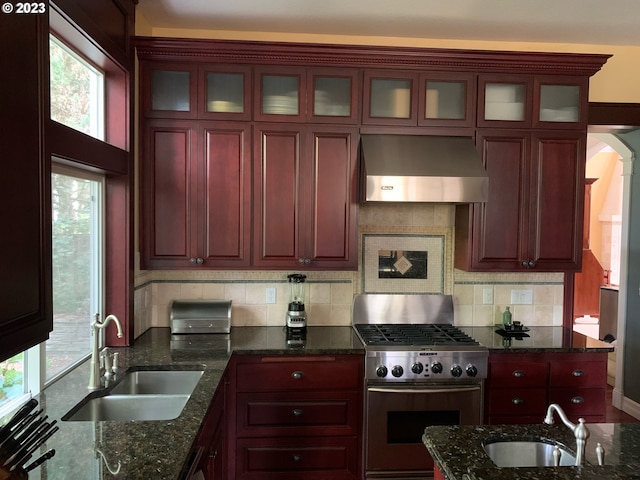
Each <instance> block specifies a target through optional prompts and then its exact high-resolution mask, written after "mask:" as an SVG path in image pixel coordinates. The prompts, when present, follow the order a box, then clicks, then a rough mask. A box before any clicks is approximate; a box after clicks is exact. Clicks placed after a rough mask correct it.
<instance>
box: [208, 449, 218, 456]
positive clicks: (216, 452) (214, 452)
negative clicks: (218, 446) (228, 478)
mask: <svg viewBox="0 0 640 480" xmlns="http://www.w3.org/2000/svg"><path fill="white" fill-rule="evenodd" d="M217 456H218V451H217V450H214V451H213V452H211V453H209V458H216V457H217Z"/></svg>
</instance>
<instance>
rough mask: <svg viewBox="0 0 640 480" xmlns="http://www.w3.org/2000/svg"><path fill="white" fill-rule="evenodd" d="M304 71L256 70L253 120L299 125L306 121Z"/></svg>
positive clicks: (273, 68)
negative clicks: (295, 123)
mask: <svg viewBox="0 0 640 480" xmlns="http://www.w3.org/2000/svg"><path fill="white" fill-rule="evenodd" d="M305 87H306V75H305V69H304V68H287V67H264V68H256V69H255V98H254V108H253V112H254V114H253V118H254V120H256V121H268V122H300V121H304V119H305V118H306V115H307V112H306V102H305V97H306V88H305Z"/></svg>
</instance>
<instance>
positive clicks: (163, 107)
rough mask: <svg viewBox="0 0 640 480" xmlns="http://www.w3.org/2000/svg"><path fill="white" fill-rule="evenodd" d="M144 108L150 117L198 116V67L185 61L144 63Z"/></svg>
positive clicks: (142, 89) (142, 87)
mask: <svg viewBox="0 0 640 480" xmlns="http://www.w3.org/2000/svg"><path fill="white" fill-rule="evenodd" d="M142 70H143V74H142V78H143V85H142V86H141V91H142V92H144V93H143V110H144V114H145V115H146V116H147V117H161V118H195V116H196V112H197V107H196V105H197V101H196V94H197V69H196V67H195V66H191V65H181V64H157V63H154V64H153V65H148V64H145V65H143V66H142Z"/></svg>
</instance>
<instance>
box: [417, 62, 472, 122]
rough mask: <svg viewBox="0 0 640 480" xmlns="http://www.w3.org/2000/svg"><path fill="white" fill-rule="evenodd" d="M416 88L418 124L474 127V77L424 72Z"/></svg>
mask: <svg viewBox="0 0 640 480" xmlns="http://www.w3.org/2000/svg"><path fill="white" fill-rule="evenodd" d="M419 85H420V86H419V91H418V125H424V126H443V127H448V126H451V127H454V126H455V127H473V126H475V123H476V76H475V75H471V74H470V75H461V74H455V73H423V74H421V75H420V83H419Z"/></svg>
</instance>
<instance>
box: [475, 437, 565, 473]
mask: <svg viewBox="0 0 640 480" xmlns="http://www.w3.org/2000/svg"><path fill="white" fill-rule="evenodd" d="M556 445H557V446H558V447H559V448H560V453H561V455H560V466H570V465H575V463H576V457H575V456H574V455H573V453H571V452H570V451H569V450H567V448H566V447H564V446H563V445H560V444H558V443H554V442H547V441H542V440H539V441H501V440H497V441H493V442H489V443H487V444H485V445H484V450H485V452H487V455H489V458H490V459H491V460H492V461H493V463H495V464H496V465H497V466H498V467H553V466H554V463H553V450H554V447H555V446H556Z"/></svg>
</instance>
